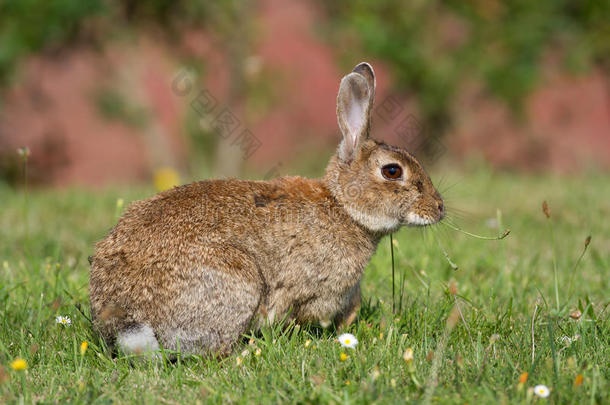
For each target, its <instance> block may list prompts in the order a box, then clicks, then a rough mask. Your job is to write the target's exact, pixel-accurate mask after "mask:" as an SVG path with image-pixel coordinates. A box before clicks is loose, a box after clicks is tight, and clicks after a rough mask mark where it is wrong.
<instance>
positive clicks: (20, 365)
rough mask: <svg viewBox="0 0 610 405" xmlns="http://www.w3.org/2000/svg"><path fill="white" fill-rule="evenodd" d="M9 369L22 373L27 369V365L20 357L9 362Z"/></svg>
mask: <svg viewBox="0 0 610 405" xmlns="http://www.w3.org/2000/svg"><path fill="white" fill-rule="evenodd" d="M11 368H12V369H13V370H16V371H22V370H25V369H26V368H28V363H27V361H25V360H24V359H22V358H21V357H17V358H16V359H15V360H13V361H12V362H11Z"/></svg>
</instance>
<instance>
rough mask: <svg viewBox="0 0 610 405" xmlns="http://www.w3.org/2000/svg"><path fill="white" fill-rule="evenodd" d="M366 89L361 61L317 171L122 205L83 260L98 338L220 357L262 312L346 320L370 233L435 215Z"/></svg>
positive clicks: (369, 250)
mask: <svg viewBox="0 0 610 405" xmlns="http://www.w3.org/2000/svg"><path fill="white" fill-rule="evenodd" d="M374 96H375V75H374V72H373V69H372V68H371V66H370V65H369V64H367V63H361V64H359V65H358V66H356V67H355V68H354V70H353V71H352V72H351V73H350V74H348V75H347V76H345V77H344V78H343V80H341V85H340V88H339V94H338V97H337V118H338V122H339V127H340V129H341V132H342V134H343V140H342V141H341V144H340V145H339V148H338V150H337V153H336V154H335V156H333V157H332V159H331V160H330V163H329V164H328V167H327V169H326V174H325V176H324V178H322V179H319V180H310V179H304V178H301V177H282V178H278V179H275V180H271V181H242V180H235V179H229V180H209V181H200V182H196V183H192V184H188V185H185V186H181V187H176V188H174V189H172V190H169V191H165V192H163V193H160V194H158V195H156V196H154V197H152V198H150V199H148V200H144V201H136V202H134V203H133V204H131V205H130V206H129V208H128V209H127V210H126V212H125V213H124V215H123V216H122V217H121V219H120V220H119V222H118V224H117V225H116V226H115V227H114V228H113V229H112V231H111V232H110V233H109V235H108V236H107V237H106V238H105V239H104V240H102V241H100V242H98V243H97V245H96V249H95V255H94V257H93V258H92V264H91V280H90V293H91V312H92V315H93V319H94V321H95V325H96V327H97V328H98V329H99V331H100V332H101V333H102V335H103V336H104V338H105V339H106V340H107V341H109V342H110V343H114V342H115V341H117V342H118V344H119V346H120V347H121V348H122V350H124V351H125V352H127V353H139V352H153V351H155V350H157V349H159V347H160V345H162V346H163V347H164V348H166V349H171V350H180V351H181V352H182V353H193V354H204V353H217V354H226V353H228V352H229V351H230V350H231V347H232V346H233V344H234V343H235V342H236V341H238V339H239V338H240V336H241V335H242V334H243V333H245V332H247V331H248V330H250V329H255V328H258V327H260V326H261V325H262V324H265V323H270V322H273V321H274V320H279V319H290V320H295V321H296V322H319V323H321V324H322V325H327V324H329V323H330V322H333V321H334V322H336V324H337V325H339V326H345V325H348V324H349V323H350V322H351V321H352V320H353V319H354V317H355V315H356V313H357V311H358V309H359V306H360V279H361V277H362V273H363V271H364V268H365V267H366V265H367V264H368V262H369V259H370V258H371V256H372V255H373V253H374V252H375V249H376V248H377V244H378V242H379V240H380V239H381V237H382V236H384V235H387V234H389V233H391V232H394V231H396V230H397V229H398V228H399V227H401V226H402V225H428V224H433V223H435V222H438V221H439V220H441V219H442V218H443V216H444V208H443V201H442V199H441V196H440V195H439V193H438V191H437V190H436V189H435V188H434V186H433V185H432V182H431V181H430V178H429V177H428V175H427V174H426V172H425V171H424V169H423V168H422V166H421V165H420V164H419V162H418V161H417V160H416V159H415V158H414V157H413V156H412V155H410V154H409V153H408V152H407V151H406V150H404V149H401V148H397V147H393V146H389V145H386V144H384V143H381V142H377V141H375V140H373V139H371V138H370V137H369V130H370V122H371V109H372V106H373V99H374Z"/></svg>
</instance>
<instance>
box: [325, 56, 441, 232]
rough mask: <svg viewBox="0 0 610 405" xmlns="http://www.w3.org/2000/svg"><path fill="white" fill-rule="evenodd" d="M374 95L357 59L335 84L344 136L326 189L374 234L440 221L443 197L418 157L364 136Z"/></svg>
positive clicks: (371, 77)
mask: <svg viewBox="0 0 610 405" xmlns="http://www.w3.org/2000/svg"><path fill="white" fill-rule="evenodd" d="M374 98H375V74H374V72H373V68H372V67H371V66H370V65H369V64H368V63H360V64H359V65H358V66H356V67H355V68H354V70H353V71H352V72H351V73H350V74H348V75H347V76H345V77H344V78H343V79H342V80H341V85H340V87H339V94H338V96H337V120H338V122H339V128H340V129H341V133H342V134H343V139H342V141H341V144H340V145H339V148H338V149H337V153H336V154H335V156H333V158H332V159H331V161H330V163H329V165H328V167H327V170H326V176H325V178H324V181H325V183H326V185H327V187H328V188H329V189H330V191H331V193H332V194H333V196H334V197H335V198H336V199H337V201H338V202H339V203H340V204H342V205H343V207H344V208H345V209H346V210H347V212H348V213H349V215H350V216H351V217H352V218H353V219H354V220H355V221H356V222H358V223H360V224H361V225H362V226H364V227H365V228H367V229H369V230H370V231H373V232H379V233H391V232H393V231H395V230H396V229H398V228H399V227H400V226H403V225H408V226H423V225H430V224H434V223H436V222H438V221H440V220H441V219H442V218H443V217H444V215H445V209H444V206H443V200H442V198H441V195H440V194H439V192H438V191H437V190H436V188H435V187H434V186H433V184H432V181H431V180H430V177H429V176H428V174H427V173H426V171H425V170H424V168H423V167H422V165H421V164H420V163H419V162H418V161H417V159H415V157H414V156H413V155H411V154H410V153H409V152H408V151H406V150H405V149H402V148H399V147H395V146H391V145H387V144H385V143H382V142H378V141H376V140H374V139H372V138H371V137H370V136H369V132H370V127H371V110H372V107H373V101H374Z"/></svg>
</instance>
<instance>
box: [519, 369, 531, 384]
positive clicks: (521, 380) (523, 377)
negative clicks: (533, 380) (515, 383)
mask: <svg viewBox="0 0 610 405" xmlns="http://www.w3.org/2000/svg"><path fill="white" fill-rule="evenodd" d="M528 375H529V374H528V373H527V372H525V373H522V374H521V375H520V376H519V384H525V383H526V382H527V376H528Z"/></svg>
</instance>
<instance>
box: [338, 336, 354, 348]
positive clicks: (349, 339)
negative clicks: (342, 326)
mask: <svg viewBox="0 0 610 405" xmlns="http://www.w3.org/2000/svg"><path fill="white" fill-rule="evenodd" d="M339 343H341V346H343V347H349V348H350V349H354V348H355V347H356V345H357V344H358V339H356V336H354V335H352V334H351V333H344V334H342V335H341V336H339Z"/></svg>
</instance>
